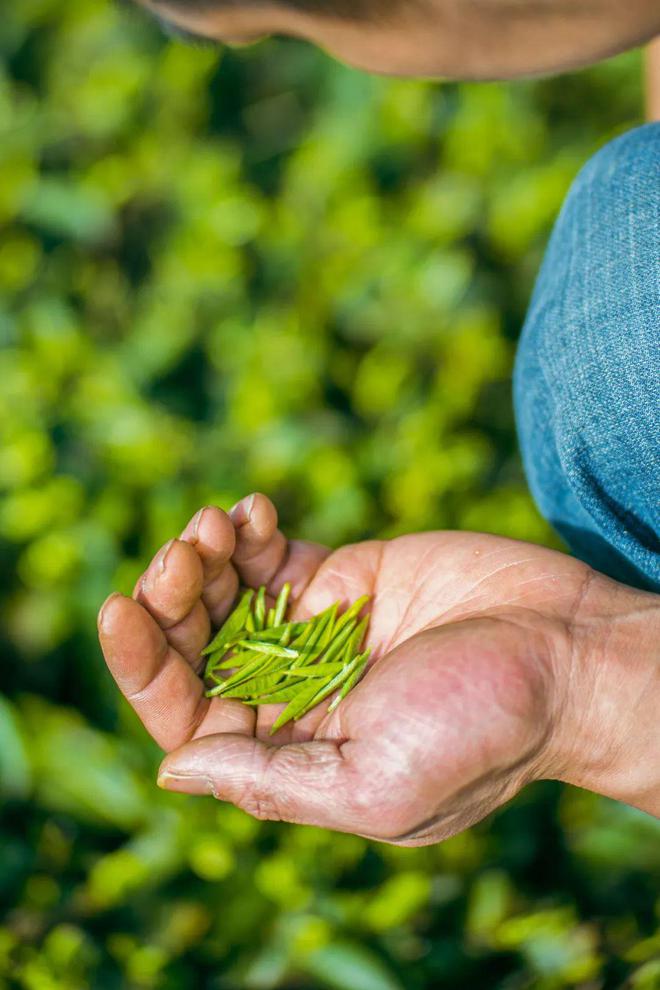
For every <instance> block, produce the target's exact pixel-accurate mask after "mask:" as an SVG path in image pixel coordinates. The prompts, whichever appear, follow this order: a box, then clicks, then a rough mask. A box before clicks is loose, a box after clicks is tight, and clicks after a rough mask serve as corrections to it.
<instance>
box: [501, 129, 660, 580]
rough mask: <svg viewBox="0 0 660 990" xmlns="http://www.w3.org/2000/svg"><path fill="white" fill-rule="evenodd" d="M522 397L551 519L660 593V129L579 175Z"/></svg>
mask: <svg viewBox="0 0 660 990" xmlns="http://www.w3.org/2000/svg"><path fill="white" fill-rule="evenodd" d="M514 400H515V406H516V418H517V423H518V430H519V436H520V443H521V448H522V454H523V461H524V464H525V470H526V472H527V477H528V480H529V484H530V487H531V490H532V493H533V495H534V497H535V499H536V501H537V503H538V505H539V507H540V509H541V512H542V513H543V514H544V516H545V517H546V519H548V520H549V521H550V523H552V525H553V526H554V527H555V528H556V529H557V531H558V532H559V533H560V534H561V536H562V537H563V538H564V539H565V540H566V542H567V543H568V545H569V546H570V547H571V549H572V550H573V552H574V553H575V554H576V556H578V557H580V558H582V559H583V560H585V561H587V562H588V563H590V564H592V565H593V566H594V567H596V568H597V569H598V570H600V571H603V572H605V573H607V574H610V575H612V576H613V577H617V578H618V579H619V580H621V581H625V582H626V583H628V584H633V585H636V586H638V587H645V588H650V589H652V590H655V591H660V124H648V125H647V126H645V127H640V128H638V129H636V130H634V131H631V132H629V133H628V134H624V135H623V136H622V137H619V138H617V139H616V140H615V141H612V142H611V144H608V145H607V146H606V147H604V148H602V149H601V150H600V151H599V152H598V154H597V155H595V156H594V158H592V159H591V160H590V161H589V162H588V163H587V165H586V166H585V167H584V168H583V169H582V171H581V172H580V174H579V175H578V177H577V179H576V180H575V182H574V184H573V186H572V188H571V190H570V192H569V194H568V197H567V199H566V202H565V203H564V206H563V208H562V211H561V213H560V215H559V218H558V220H557V223H556V226H555V229H554V232H553V234H552V238H551V240H550V244H549V246H548V250H547V254H546V257H545V260H544V262H543V266H542V268H541V271H540V273H539V277H538V281H537V284H536V288H535V290H534V295H533V297H532V302H531V305H530V310H529V314H528V316H527V320H526V323H525V327H524V330H523V333H522V337H521V341H520V347H519V349H518V356H517V359H516V369H515V375H514Z"/></svg>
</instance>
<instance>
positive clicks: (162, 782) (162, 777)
mask: <svg viewBox="0 0 660 990" xmlns="http://www.w3.org/2000/svg"><path fill="white" fill-rule="evenodd" d="M156 783H157V784H158V786H159V787H160V788H162V790H164V791H175V792H176V793H177V794H194V795H204V794H210V795H212V796H213V797H215V791H214V786H213V781H212V780H211V778H210V777H206V776H205V775H204V774H177V773H170V772H169V771H168V770H162V771H161V772H160V773H159V774H158V780H157V781H156Z"/></svg>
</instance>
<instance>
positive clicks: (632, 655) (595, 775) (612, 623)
mask: <svg viewBox="0 0 660 990" xmlns="http://www.w3.org/2000/svg"><path fill="white" fill-rule="evenodd" d="M572 641H573V650H572V652H571V655H570V656H569V657H568V658H567V663H568V669H567V670H566V677H565V683H564V685H563V689H562V694H563V696H562V697H561V698H560V700H559V711H560V713H561V714H560V718H559V724H558V731H557V734H556V740H555V756H556V759H557V763H556V770H557V772H556V773H555V776H557V777H558V778H560V779H562V780H565V781H567V782H568V783H572V784H576V785H578V786H580V787H585V788H587V789H589V790H592V791H595V792H597V793H600V794H604V795H607V796H608V797H613V798H616V799H618V800H621V801H625V802H626V803H627V804H631V805H635V806H636V807H638V808H641V809H642V810H644V811H647V812H649V813H650V814H653V815H657V816H659V817H660V596H659V595H654V594H651V593H647V592H642V591H636V590H634V589H632V588H627V587H625V586H624V585H621V584H618V583H616V582H614V581H610V580H608V579H607V578H604V577H602V576H601V575H595V576H594V578H593V580H592V581H591V583H590V585H589V587H588V589H587V590H586V591H585V594H584V596H583V599H582V601H581V603H580V607H579V609H578V614H577V615H576V617H575V625H574V634H573V640H572Z"/></svg>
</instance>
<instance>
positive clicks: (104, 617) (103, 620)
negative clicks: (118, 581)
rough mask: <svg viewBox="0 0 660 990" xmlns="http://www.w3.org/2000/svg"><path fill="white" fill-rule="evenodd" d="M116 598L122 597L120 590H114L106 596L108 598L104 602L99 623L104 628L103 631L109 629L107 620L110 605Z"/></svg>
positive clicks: (100, 627)
mask: <svg viewBox="0 0 660 990" xmlns="http://www.w3.org/2000/svg"><path fill="white" fill-rule="evenodd" d="M115 598H121V595H120V594H119V592H118V591H113V593H112V594H111V595H109V596H108V598H106V600H105V601H104V602H103V605H102V606H101V611H100V612H99V619H98V624H99V629H102V630H103V632H106V631H107V629H106V621H107V609H108V605H109V604H110V602H112V601H114V599H115Z"/></svg>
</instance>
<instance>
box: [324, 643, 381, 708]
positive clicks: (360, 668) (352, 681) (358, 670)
mask: <svg viewBox="0 0 660 990" xmlns="http://www.w3.org/2000/svg"><path fill="white" fill-rule="evenodd" d="M370 654H371V650H366V651H365V652H364V653H362V654H361V655H360V656H359V657H358V658H357V659H358V661H359V662H358V664H357V666H356V667H355V669H354V670H353V673H352V674H351V675H350V676H349V677H348V679H347V680H346V681H345V683H344V684H343V686H342V689H341V691H340V692H339V694H338V695H337V697H336V698H335V700H334V701H333V702H332V704H331V705H330V707H329V708H328V714H330V712H334V710H335V708H336V707H337V705H338V704H339V702H340V701H343V700H344V698H345V697H346V695H347V694H348V692H349V691H350V690H351V689H352V688H354V687H355V685H356V684H357V683H358V681H359V680H360V678H361V677H362V675H363V674H364V672H365V670H366V667H367V663H368V662H369V655H370Z"/></svg>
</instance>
